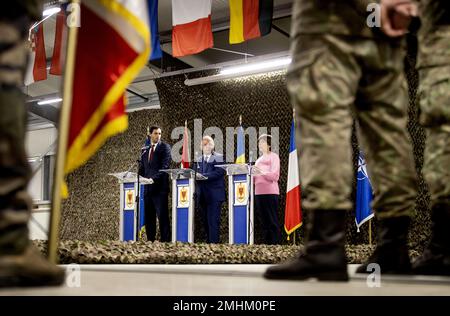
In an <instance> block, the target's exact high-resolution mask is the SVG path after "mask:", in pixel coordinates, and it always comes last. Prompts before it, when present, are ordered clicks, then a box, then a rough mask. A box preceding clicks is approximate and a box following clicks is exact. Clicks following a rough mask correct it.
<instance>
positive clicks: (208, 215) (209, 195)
mask: <svg viewBox="0 0 450 316" xmlns="http://www.w3.org/2000/svg"><path fill="white" fill-rule="evenodd" d="M202 152H203V155H202V157H200V158H199V159H198V161H197V162H196V163H195V164H194V166H193V168H194V169H196V171H197V172H199V173H201V174H203V175H204V176H205V177H207V178H208V179H207V180H198V181H197V183H196V190H197V205H199V210H200V216H201V218H202V220H203V223H205V231H206V239H207V242H208V243H219V235H220V210H221V208H222V203H223V201H225V180H224V175H225V171H224V170H223V169H222V168H217V167H216V165H221V164H223V163H224V162H223V155H221V154H219V153H216V152H214V140H213V139H212V138H211V137H210V136H204V137H203V139H202Z"/></svg>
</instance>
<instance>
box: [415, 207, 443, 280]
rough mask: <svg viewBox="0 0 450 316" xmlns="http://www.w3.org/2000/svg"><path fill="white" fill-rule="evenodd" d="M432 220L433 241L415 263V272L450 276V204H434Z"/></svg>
mask: <svg viewBox="0 0 450 316" xmlns="http://www.w3.org/2000/svg"><path fill="white" fill-rule="evenodd" d="M431 220H432V232H431V233H432V236H431V241H430V243H429V245H428V247H427V248H426V249H425V251H424V252H423V254H422V256H421V257H419V258H418V259H417V260H416V261H415V262H414V263H413V273H414V274H424V275H448V276H450V231H449V230H450V204H447V203H440V204H436V205H435V206H433V209H432V215H431Z"/></svg>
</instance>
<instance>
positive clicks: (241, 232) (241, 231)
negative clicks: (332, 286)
mask: <svg viewBox="0 0 450 316" xmlns="http://www.w3.org/2000/svg"><path fill="white" fill-rule="evenodd" d="M246 180H247V175H245V174H238V175H234V176H233V182H235V181H246ZM234 187H235V186H234V185H233V190H234ZM233 197H234V192H233ZM233 204H234V203H233ZM247 215H248V214H247V205H239V206H237V205H234V206H233V235H234V243H235V244H247V243H248V239H247V225H248V223H247Z"/></svg>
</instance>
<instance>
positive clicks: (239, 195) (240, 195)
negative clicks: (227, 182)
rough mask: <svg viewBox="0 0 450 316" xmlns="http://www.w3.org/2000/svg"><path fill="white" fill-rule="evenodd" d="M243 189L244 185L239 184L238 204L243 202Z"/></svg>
mask: <svg viewBox="0 0 450 316" xmlns="http://www.w3.org/2000/svg"><path fill="white" fill-rule="evenodd" d="M245 187H246V185H245V184H244V183H239V184H238V185H237V191H238V192H237V200H238V202H239V203H242V202H244V201H245Z"/></svg>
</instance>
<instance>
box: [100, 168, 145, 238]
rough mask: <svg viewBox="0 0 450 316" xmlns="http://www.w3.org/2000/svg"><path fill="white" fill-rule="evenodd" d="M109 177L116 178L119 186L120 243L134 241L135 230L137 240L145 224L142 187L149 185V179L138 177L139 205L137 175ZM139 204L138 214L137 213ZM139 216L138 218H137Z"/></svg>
mask: <svg viewBox="0 0 450 316" xmlns="http://www.w3.org/2000/svg"><path fill="white" fill-rule="evenodd" d="M109 175H110V176H113V177H116V178H117V179H118V180H119V184H120V228H119V236H120V237H119V238H120V240H121V241H130V240H133V241H136V236H137V233H136V229H138V232H139V238H140V236H141V234H142V229H143V228H144V224H145V212H144V210H145V209H144V185H147V184H151V183H152V181H151V180H150V179H147V178H144V177H142V176H139V187H140V188H139V203H137V200H136V196H137V194H136V193H137V190H138V187H137V186H138V184H137V182H138V181H137V174H136V173H134V172H128V171H126V172H119V173H110V174H109ZM138 204H139V212H138V209H137V207H138ZM138 214H139V218H138Z"/></svg>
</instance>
